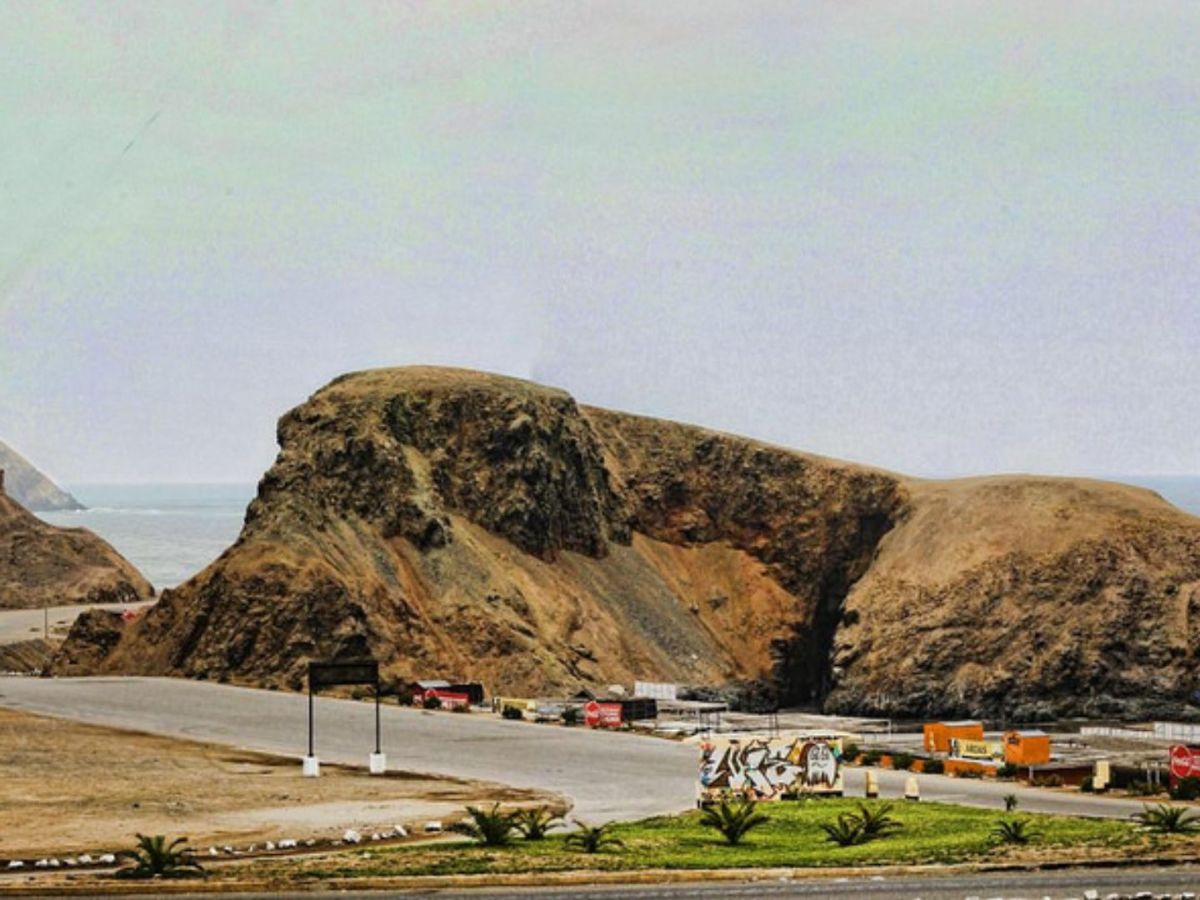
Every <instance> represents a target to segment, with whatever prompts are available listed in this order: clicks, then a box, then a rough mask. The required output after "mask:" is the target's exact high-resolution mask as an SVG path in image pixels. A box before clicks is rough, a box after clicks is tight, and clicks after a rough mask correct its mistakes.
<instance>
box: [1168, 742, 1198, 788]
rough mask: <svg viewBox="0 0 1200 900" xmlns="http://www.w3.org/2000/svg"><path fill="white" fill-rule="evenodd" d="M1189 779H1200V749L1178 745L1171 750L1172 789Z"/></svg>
mask: <svg viewBox="0 0 1200 900" xmlns="http://www.w3.org/2000/svg"><path fill="white" fill-rule="evenodd" d="M1188 777H1193V778H1200V747H1192V746H1188V745H1186V744H1176V745H1175V746H1174V747H1172V748H1171V787H1174V786H1175V784H1176V782H1178V781H1182V780H1183V779H1184V778H1188Z"/></svg>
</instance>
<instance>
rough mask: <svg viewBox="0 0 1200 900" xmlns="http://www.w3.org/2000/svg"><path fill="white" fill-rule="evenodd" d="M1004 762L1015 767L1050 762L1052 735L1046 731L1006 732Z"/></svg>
mask: <svg viewBox="0 0 1200 900" xmlns="http://www.w3.org/2000/svg"><path fill="white" fill-rule="evenodd" d="M1004 761H1005V762H1006V763H1008V764H1009V765H1013V766H1040V765H1044V764H1045V763H1048V762H1050V735H1048V734H1046V732H1044V731H1006V732H1004Z"/></svg>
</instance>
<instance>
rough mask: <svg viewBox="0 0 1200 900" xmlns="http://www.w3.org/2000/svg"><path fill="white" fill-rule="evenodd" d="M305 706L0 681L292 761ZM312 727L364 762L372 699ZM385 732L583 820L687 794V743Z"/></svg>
mask: <svg viewBox="0 0 1200 900" xmlns="http://www.w3.org/2000/svg"><path fill="white" fill-rule="evenodd" d="M307 705H308V700H307V697H306V696H305V695H302V694H289V693H283V692H275V691H264V690H254V689H250V688H240V687H231V686H229V685H219V684H213V683H211V682H199V681H189V680H186V679H179V678H54V679H46V678H30V677H16V676H9V677H0V706H6V707H10V708H15V709H25V710H28V711H30V712H37V713H42V714H46V715H52V716H59V717H62V718H68V719H75V720H78V721H82V722H91V723H94V724H98V725H107V726H112V727H116V728H127V729H133V730H138V731H146V732H152V733H157V734H166V735H173V736H178V737H185V738H193V739H198V740H204V741H211V742H215V743H221V744H228V745H230V746H235V747H242V748H246V749H253V750H263V751H267V752H272V753H281V754H286V755H291V756H295V757H297V758H298V757H300V756H302V755H303V754H304V752H305V747H306V743H307V715H308V706H307ZM316 731H317V744H316V749H317V755H318V756H319V757H320V758H321V759H322V760H324V761H327V762H342V763H350V764H358V765H364V766H365V765H366V762H367V755H368V753H369V752H370V751H371V750H372V749H374V707H373V705H372V704H371V703H364V702H355V701H351V700H333V699H326V698H318V699H317V702H316ZM382 734H383V750H384V752H385V753H386V754H387V761H388V767H389V768H390V769H395V770H404V771H411V772H421V773H430V774H437V775H450V776H457V777H465V778H475V779H480V780H485V781H493V782H499V783H502V784H507V785H512V786H514V787H526V788H540V789H543V790H549V791H553V792H555V793H558V794H561V795H563V796H565V797H568V798H570V799H571V800H572V801H573V803H574V815H575V817H576V818H579V819H582V820H583V821H585V822H602V821H608V820H610V819H634V818H641V817H644V816H650V815H659V814H664V813H672V812H678V811H680V810H683V809H687V808H689V807H690V806H692V804H693V803H694V800H695V775H696V766H697V762H698V758H697V757H698V751H697V749H696V747H695V746H694V745H691V744H680V743H675V742H673V741H668V740H663V739H661V738H654V737H645V736H641V735H636V734H614V733H608V732H600V731H591V730H589V729H585V728H563V727H560V726H553V725H535V724H532V723H527V722H509V721H505V720H502V719H500V718H498V717H495V716H491V715H481V714H471V715H461V714H457V713H450V712H427V711H423V710H413V709H406V708H401V707H397V706H388V705H385V706H384V707H383V708H382ZM864 772H865V770H863V769H849V770H848V771H847V774H846V791H847V794H848V795H851V796H861V795H862V792H863V784H864V777H865V776H864ZM876 773H877V775H878V777H879V784H880V792H881V794H882V796H884V797H900V796H903V793H904V785H905V781H906V779H907V777H908V773H906V772H893V771H891V770H882V769H881V770H876ZM917 780H918V784H919V786H920V790H921V799H922V800H938V801H944V802H950V803H960V804H963V805H967V806H980V807H987V808H996V809H1001V808H1003V805H1004V795H1005V794H1009V793H1013V794H1016V795H1017V797H1018V800H1019V802H1020V808H1021V809H1022V810H1025V811H1030V812H1050V813H1061V814H1069V815H1087V816H1109V817H1125V816H1128V815H1130V814H1132V813H1135V812H1138V811H1140V810H1141V809H1142V803H1140V802H1138V801H1133V800H1123V799H1115V798H1107V797H1098V796H1095V795H1088V794H1078V793H1068V792H1060V791H1052V790H1044V789H1038V788H1029V787H1020V786H1015V785H1014V784H1012V783H1007V782H1004V783H996V782H990V781H981V780H968V779H958V778H947V777H944V776H939V775H920V776H917Z"/></svg>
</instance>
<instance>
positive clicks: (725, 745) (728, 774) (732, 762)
mask: <svg viewBox="0 0 1200 900" xmlns="http://www.w3.org/2000/svg"><path fill="white" fill-rule="evenodd" d="M841 757H842V748H841V741H839V740H836V739H823V738H750V739H746V740H734V739H729V738H712V739H709V740H706V741H704V742H703V743H701V745H700V802H702V803H704V802H709V801H718V800H721V799H722V798H731V797H749V798H752V799H755V800H782V799H784V797H785V795H795V794H841V793H842V788H843V782H842V759H841Z"/></svg>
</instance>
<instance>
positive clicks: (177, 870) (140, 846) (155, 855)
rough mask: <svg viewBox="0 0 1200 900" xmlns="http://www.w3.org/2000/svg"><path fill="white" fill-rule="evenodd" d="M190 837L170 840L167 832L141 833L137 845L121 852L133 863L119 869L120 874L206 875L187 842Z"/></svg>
mask: <svg viewBox="0 0 1200 900" xmlns="http://www.w3.org/2000/svg"><path fill="white" fill-rule="evenodd" d="M185 844H187V838H185V837H177V838H175V840H173V841H171V842H170V843H167V839H166V836H164V835H161V834H156V835H154V836H153V837H149V836H147V835H144V834H139V835H138V836H137V849H135V850H122V851H121V852H120V853H119V854H117V855H118V856H119V857H121V858H122V859H126V860H129V861H131V862H132V863H133V865H131V866H125V867H124V868H122V869H118V870H117V873H116V875H117V877H118V878H187V877H189V876H191V875H203V874H204V868H203V867H202V866H201V865H200V864H199V863H198V862H196V860H195V859H193V858H192V854H191V851H190V850H188V849H186V847H185V846H184V845H185Z"/></svg>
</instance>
